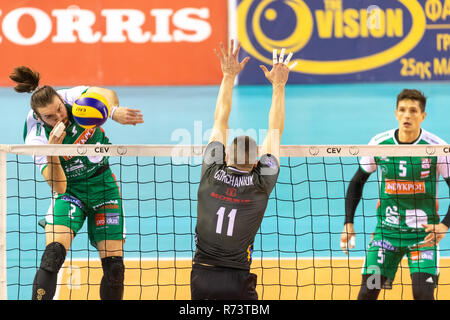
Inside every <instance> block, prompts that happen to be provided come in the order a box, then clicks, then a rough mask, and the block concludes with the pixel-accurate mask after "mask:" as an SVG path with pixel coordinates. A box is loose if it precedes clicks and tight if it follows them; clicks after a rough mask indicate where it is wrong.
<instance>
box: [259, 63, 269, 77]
mask: <svg viewBox="0 0 450 320" xmlns="http://www.w3.org/2000/svg"><path fill="white" fill-rule="evenodd" d="M259 67H260V68H261V70H262V71H263V72H264V75H265V76H267V75H268V74H269V70H267V68H266V66H263V65H260V66H259Z"/></svg>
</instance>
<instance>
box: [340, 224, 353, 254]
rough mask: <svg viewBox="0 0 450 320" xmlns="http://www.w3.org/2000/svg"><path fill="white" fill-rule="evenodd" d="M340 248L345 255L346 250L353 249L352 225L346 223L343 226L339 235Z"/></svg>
mask: <svg viewBox="0 0 450 320" xmlns="http://www.w3.org/2000/svg"><path fill="white" fill-rule="evenodd" d="M340 247H341V249H342V251H344V253H345V254H348V249H353V248H354V247H355V229H354V228H353V223H346V224H345V225H344V230H343V231H342V234H341V243H340Z"/></svg>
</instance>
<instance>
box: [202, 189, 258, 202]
mask: <svg viewBox="0 0 450 320" xmlns="http://www.w3.org/2000/svg"><path fill="white" fill-rule="evenodd" d="M211 197H213V198H215V199H219V200H223V201H227V202H231V203H250V202H251V200H248V199H238V198H234V197H229V196H224V195H223V194H217V193H215V192H211Z"/></svg>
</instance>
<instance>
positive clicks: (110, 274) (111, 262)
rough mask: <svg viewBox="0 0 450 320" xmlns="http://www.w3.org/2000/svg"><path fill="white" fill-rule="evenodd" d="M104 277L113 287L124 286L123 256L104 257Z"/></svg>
mask: <svg viewBox="0 0 450 320" xmlns="http://www.w3.org/2000/svg"><path fill="white" fill-rule="evenodd" d="M102 268H103V275H104V279H105V280H106V281H107V282H108V284H109V285H111V286H112V287H120V286H123V281H124V278H125V266H124V264H123V258H122V257H106V258H103V259H102Z"/></svg>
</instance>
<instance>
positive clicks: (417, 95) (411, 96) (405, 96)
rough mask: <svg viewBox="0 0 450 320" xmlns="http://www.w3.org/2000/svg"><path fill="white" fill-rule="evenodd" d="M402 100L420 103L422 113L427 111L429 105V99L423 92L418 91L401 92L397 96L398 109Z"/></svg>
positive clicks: (407, 90)
mask: <svg viewBox="0 0 450 320" xmlns="http://www.w3.org/2000/svg"><path fill="white" fill-rule="evenodd" d="M402 100H415V101H419V105H420V109H421V110H422V112H424V111H425V106H426V104H427V98H426V97H425V95H424V94H423V92H420V91H419V90H416V89H403V90H402V92H400V93H399V94H398V96H397V107H398V103H399V102H400V101H402Z"/></svg>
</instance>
